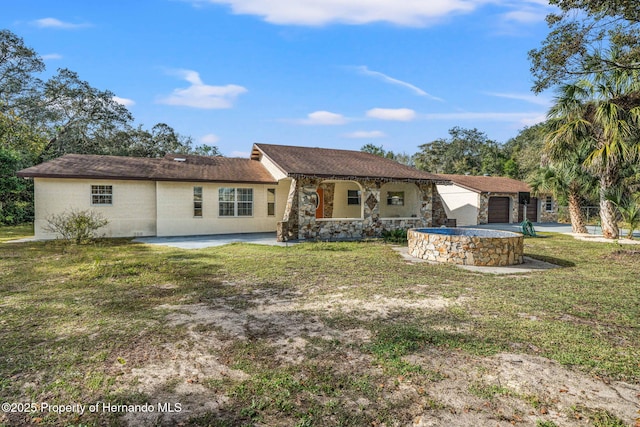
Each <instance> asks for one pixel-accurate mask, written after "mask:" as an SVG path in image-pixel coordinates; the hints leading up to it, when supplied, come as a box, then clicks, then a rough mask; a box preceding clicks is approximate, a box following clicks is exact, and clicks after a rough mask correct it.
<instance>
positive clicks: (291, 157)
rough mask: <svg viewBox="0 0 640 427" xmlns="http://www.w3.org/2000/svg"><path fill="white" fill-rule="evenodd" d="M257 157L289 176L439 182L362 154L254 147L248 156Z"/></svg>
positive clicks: (390, 161)
mask: <svg viewBox="0 0 640 427" xmlns="http://www.w3.org/2000/svg"><path fill="white" fill-rule="evenodd" d="M261 154H263V155H265V156H267V157H268V158H269V159H271V160H272V161H273V162H274V163H275V164H277V165H278V166H279V167H280V168H281V169H282V171H283V172H284V173H286V174H287V175H289V176H300V175H307V176H318V177H323V178H386V179H398V180H416V181H421V180H438V181H439V180H442V178H440V177H438V176H436V175H434V174H431V173H428V172H423V171H420V170H418V169H415V168H412V167H410V166H406V165H403V164H401V163H398V162H396V161H394V160H390V159H385V158H383V157H380V156H376V155H374V154H370V153H365V152H362V151H350V150H336V149H329V148H311V147H293V146H287V145H271V144H254V146H253V152H252V154H251V157H252V158H253V159H259V158H260V155H261Z"/></svg>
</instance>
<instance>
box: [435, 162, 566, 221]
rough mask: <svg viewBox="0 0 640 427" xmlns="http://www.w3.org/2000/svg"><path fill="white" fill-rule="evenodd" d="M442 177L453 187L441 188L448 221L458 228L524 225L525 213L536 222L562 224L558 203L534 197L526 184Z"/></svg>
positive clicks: (502, 179)
mask: <svg viewBox="0 0 640 427" xmlns="http://www.w3.org/2000/svg"><path fill="white" fill-rule="evenodd" d="M438 176H439V177H441V178H442V179H445V180H448V181H451V183H452V184H453V185H440V184H439V185H438V186H437V188H438V193H440V197H441V199H442V203H443V205H444V208H445V212H446V214H447V217H448V218H449V219H455V220H456V224H457V225H458V226H465V225H467V226H468V225H478V224H489V223H516V222H522V221H523V220H524V217H525V210H526V217H527V219H529V220H530V221H532V222H556V221H557V220H558V205H557V203H556V201H555V200H554V199H553V198H552V197H551V196H548V195H545V196H543V197H541V198H536V197H533V196H531V187H529V185H528V184H527V183H525V182H522V181H518V180H515V179H512V178H507V177H499V176H473V175H449V174H439V175H438ZM524 202H527V203H524ZM525 206H526V208H525Z"/></svg>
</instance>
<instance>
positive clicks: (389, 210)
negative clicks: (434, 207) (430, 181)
mask: <svg viewBox="0 0 640 427" xmlns="http://www.w3.org/2000/svg"><path fill="white" fill-rule="evenodd" d="M396 191H403V192H404V205H388V204H387V195H388V193H389V192H396ZM419 196H420V191H419V189H418V186H417V185H415V184H413V183H402V182H392V183H386V184H384V185H383V186H382V187H381V188H380V217H381V218H410V217H411V216H412V215H418V214H419V213H420V207H421V205H422V200H420V197H419Z"/></svg>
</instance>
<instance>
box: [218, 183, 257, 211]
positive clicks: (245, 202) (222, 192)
mask: <svg viewBox="0 0 640 427" xmlns="http://www.w3.org/2000/svg"><path fill="white" fill-rule="evenodd" d="M218 215H219V216H253V188H230V187H223V188H220V189H219V190H218Z"/></svg>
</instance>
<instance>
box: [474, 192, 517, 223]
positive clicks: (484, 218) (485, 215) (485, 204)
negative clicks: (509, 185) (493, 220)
mask: <svg viewBox="0 0 640 427" xmlns="http://www.w3.org/2000/svg"><path fill="white" fill-rule="evenodd" d="M490 197H509V198H510V199H511V217H510V218H509V222H510V223H513V222H518V194H514V193H480V194H479V195H478V198H479V199H480V209H478V224H488V223H489V198H490Z"/></svg>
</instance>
